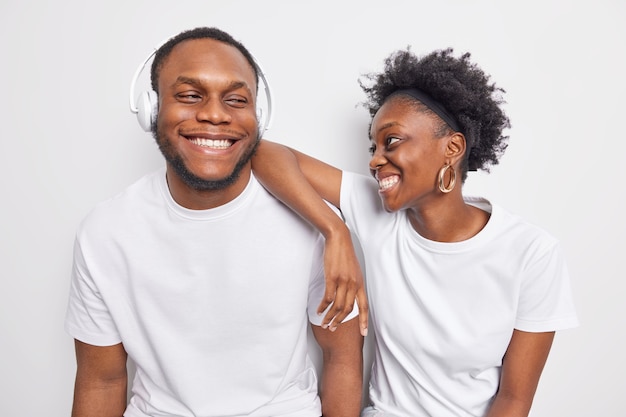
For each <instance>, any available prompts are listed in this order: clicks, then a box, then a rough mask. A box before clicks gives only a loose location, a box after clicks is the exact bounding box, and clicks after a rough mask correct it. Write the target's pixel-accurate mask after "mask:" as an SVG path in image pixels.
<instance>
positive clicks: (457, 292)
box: [253, 49, 577, 417]
mask: <svg viewBox="0 0 626 417" xmlns="http://www.w3.org/2000/svg"><path fill="white" fill-rule="evenodd" d="M366 80H367V81H370V84H369V85H366V84H364V83H361V86H362V87H363V89H364V91H365V93H366V95H367V98H368V100H367V102H366V105H367V107H368V108H369V111H370V114H371V115H372V122H371V126H370V139H371V153H372V157H371V161H370V163H369V168H370V172H371V174H372V176H373V177H374V179H372V178H369V177H366V176H361V175H357V174H353V173H349V172H342V171H340V170H338V169H336V168H333V167H331V166H329V165H327V164H324V163H322V162H320V161H317V160H315V159H313V158H310V157H308V156H306V155H303V154H301V153H299V152H296V151H294V150H290V149H288V148H285V147H282V146H280V145H277V144H273V143H270V142H265V141H264V142H263V143H262V144H261V146H260V147H259V151H258V154H257V156H256V157H255V159H254V161H253V167H254V169H255V171H256V173H257V175H258V176H259V177H260V179H261V180H262V181H263V182H264V183H265V185H266V186H267V187H268V188H269V189H270V190H271V191H272V192H274V193H275V194H276V195H277V196H278V197H279V198H281V199H282V200H283V201H285V202H286V203H287V204H289V205H290V206H291V207H292V208H293V209H294V210H296V211H298V212H299V213H300V214H301V215H302V216H304V217H305V218H307V219H308V220H309V221H311V222H312V223H313V224H315V225H316V226H317V227H318V228H320V229H324V228H325V229H326V230H328V229H329V228H330V229H334V230H337V229H339V228H340V227H341V226H339V223H340V222H338V220H337V218H336V217H335V218H333V217H332V215H331V214H330V213H329V209H328V207H326V206H325V203H324V202H323V200H322V198H323V199H325V200H327V201H328V202H330V203H332V204H333V205H335V206H336V207H338V208H339V209H340V210H341V212H342V214H343V216H344V217H345V221H346V223H347V225H348V226H349V227H350V229H351V230H352V231H353V232H354V233H355V234H356V235H357V237H358V238H359V242H360V243H361V246H362V248H363V253H364V258H365V268H366V272H367V279H366V288H367V294H368V297H369V308H370V312H371V322H372V323H373V326H374V330H375V334H376V339H375V340H376V344H375V356H374V363H373V366H372V374H371V381H370V391H369V396H370V398H369V405H368V406H367V407H366V408H365V410H363V414H362V415H363V416H368V417H369V416H407V417H408V416H411V417H415V416H437V417H446V416H488V417H495V416H507V417H511V416H527V415H528V413H529V410H530V407H531V404H532V400H533V396H534V394H535V390H536V388H537V384H538V382H539V378H540V375H541V372H542V370H543V367H544V364H545V361H546V359H547V357H548V353H549V351H550V347H551V344H552V340H553V337H554V333H555V331H556V330H561V329H565V328H569V327H574V326H576V325H577V318H576V314H575V311H574V307H573V303H572V299H571V291H570V287H569V277H568V273H567V268H566V265H565V262H564V259H563V253H562V251H561V248H560V246H559V243H558V242H557V241H556V240H555V239H554V238H553V237H552V236H550V235H549V234H548V233H546V232H545V231H544V230H542V229H540V228H538V227H536V226H534V225H531V224H529V223H527V222H525V221H524V220H522V219H520V218H518V217H517V216H515V215H513V214H510V213H508V212H507V211H506V210H504V209H503V208H501V207H500V206H498V205H497V204H495V203H492V202H490V201H487V200H486V199H483V198H476V197H465V196H464V195H463V194H462V183H463V182H464V180H465V178H466V175H467V172H468V170H477V169H482V170H488V169H489V166H490V165H493V164H497V162H498V159H499V157H500V156H501V154H502V153H503V151H504V149H505V148H506V143H505V142H506V140H507V137H506V136H503V134H502V132H503V130H504V129H506V128H508V127H509V119H508V117H507V116H506V115H505V114H504V112H503V111H502V109H501V108H500V106H501V104H502V100H501V98H500V94H501V93H503V92H504V90H502V89H500V88H498V87H496V86H495V84H493V83H491V82H490V80H489V77H488V76H487V75H486V74H485V73H484V72H483V71H482V70H481V69H480V68H478V67H477V66H476V65H475V64H473V63H471V62H470V55H469V54H464V55H462V56H460V57H458V58H457V57H454V56H453V51H452V49H446V50H442V51H435V52H433V53H431V54H429V55H426V56H424V57H421V58H419V57H417V56H415V55H414V54H413V53H412V52H411V51H410V49H407V50H405V51H397V52H395V53H393V54H392V55H390V56H389V57H388V58H387V60H386V61H385V68H384V71H383V72H381V73H379V74H373V75H370V76H369V77H368V78H367V79H366ZM286 170H287V173H285V171H286ZM300 171H301V173H303V174H304V176H302V175H301V173H300ZM309 184H310V185H309ZM311 186H312V187H311ZM320 196H321V197H322V198H320ZM344 233H347V232H344ZM327 251H329V252H330V253H332V254H334V255H335V257H336V259H335V262H336V264H335V267H337V268H338V267H339V266H337V264H338V263H339V260H338V259H340V258H339V256H340V252H341V251H343V252H348V250H347V249H345V248H341V249H340V248H333V247H327ZM348 256H351V255H348ZM332 327H333V325H332V324H331V328H332Z"/></svg>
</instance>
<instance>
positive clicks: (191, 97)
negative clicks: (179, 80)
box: [176, 93, 201, 102]
mask: <svg viewBox="0 0 626 417" xmlns="http://www.w3.org/2000/svg"><path fill="white" fill-rule="evenodd" d="M176 97H178V99H179V100H182V101H187V102H189V101H197V100H200V99H201V97H200V94H197V93H180V94H177V95H176Z"/></svg>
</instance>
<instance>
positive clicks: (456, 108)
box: [359, 47, 511, 179]
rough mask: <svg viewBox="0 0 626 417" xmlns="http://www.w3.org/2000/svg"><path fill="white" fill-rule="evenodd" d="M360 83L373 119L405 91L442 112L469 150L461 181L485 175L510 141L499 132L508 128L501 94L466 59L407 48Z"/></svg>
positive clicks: (447, 52)
mask: <svg viewBox="0 0 626 417" xmlns="http://www.w3.org/2000/svg"><path fill="white" fill-rule="evenodd" d="M364 78H365V81H363V80H360V81H359V84H360V85H361V88H362V89H363V91H364V92H365V94H366V96H367V100H366V101H365V102H364V103H363V105H364V106H365V107H366V108H367V109H368V110H369V113H370V115H371V116H372V117H374V115H375V114H376V112H377V111H378V110H379V109H380V107H381V106H382V105H383V103H384V102H385V100H386V99H387V98H388V97H389V96H390V95H391V94H392V93H394V92H395V91H397V90H400V89H407V88H417V89H419V90H422V91H424V92H426V93H427V94H429V95H430V96H431V97H433V98H434V99H435V100H437V101H438V102H440V103H441V104H442V105H443V106H444V107H445V108H446V110H447V111H448V112H449V113H450V114H451V115H452V116H453V117H454V118H455V119H456V121H457V122H458V124H459V125H460V127H461V133H463V134H464V136H465V140H466V142H467V149H468V150H469V152H466V153H465V159H464V163H463V164H462V171H463V172H462V178H463V179H465V178H466V175H467V171H468V170H470V171H476V170H478V169H481V170H483V171H486V172H489V167H490V166H491V165H496V164H497V163H498V160H499V158H500V156H501V155H502V153H503V152H504V150H505V149H506V146H507V145H506V141H507V140H508V136H503V135H502V131H503V130H504V129H505V128H510V127H511V125H510V122H509V119H508V117H507V116H506V115H505V114H504V112H503V111H502V109H501V108H500V105H501V104H503V103H504V101H503V99H502V94H503V93H505V91H504V90H503V89H502V88H499V87H496V85H495V84H494V83H491V82H490V80H489V76H488V75H486V74H485V73H484V72H483V71H482V70H481V69H480V68H478V67H477V66H476V64H473V63H471V62H470V54H469V53H465V54H463V55H461V56H460V57H459V58H456V57H454V56H453V50H452V48H447V49H443V50H438V51H434V52H431V53H430V54H428V55H425V56H423V57H418V56H416V55H415V54H413V53H412V52H411V49H410V47H407V48H406V50H399V51H396V52H393V53H392V54H391V55H390V56H388V57H387V58H386V59H385V66H384V71H383V72H381V73H373V74H368V75H365V76H364ZM368 81H369V84H367V85H366V82H368Z"/></svg>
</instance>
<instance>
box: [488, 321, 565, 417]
mask: <svg viewBox="0 0 626 417" xmlns="http://www.w3.org/2000/svg"><path fill="white" fill-rule="evenodd" d="M553 339H554V332H545V333H529V332H522V331H520V330H514V331H513V336H512V337H511V341H510V342H509V347H508V349H507V351H506V354H505V355H504V361H503V363H502V375H501V376H500V387H499V389H498V393H497V394H496V398H495V400H494V402H493V404H492V405H491V408H490V409H489V413H487V416H486V417H527V416H528V413H529V412H530V407H531V405H532V402H533V398H534V396H535V391H536V390H537V385H538V384H539V377H540V376H541V372H543V367H544V365H545V363H546V360H547V359H548V354H549V353H550V348H551V347H552V340H553Z"/></svg>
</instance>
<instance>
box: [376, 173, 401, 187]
mask: <svg viewBox="0 0 626 417" xmlns="http://www.w3.org/2000/svg"><path fill="white" fill-rule="evenodd" d="M398 181H400V177H399V176H397V175H393V176H391V177H386V178H383V179H382V180H380V181H379V182H378V187H379V188H380V189H381V190H386V189H388V188H389V187H391V186H393V185H394V184H397V182H398Z"/></svg>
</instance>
